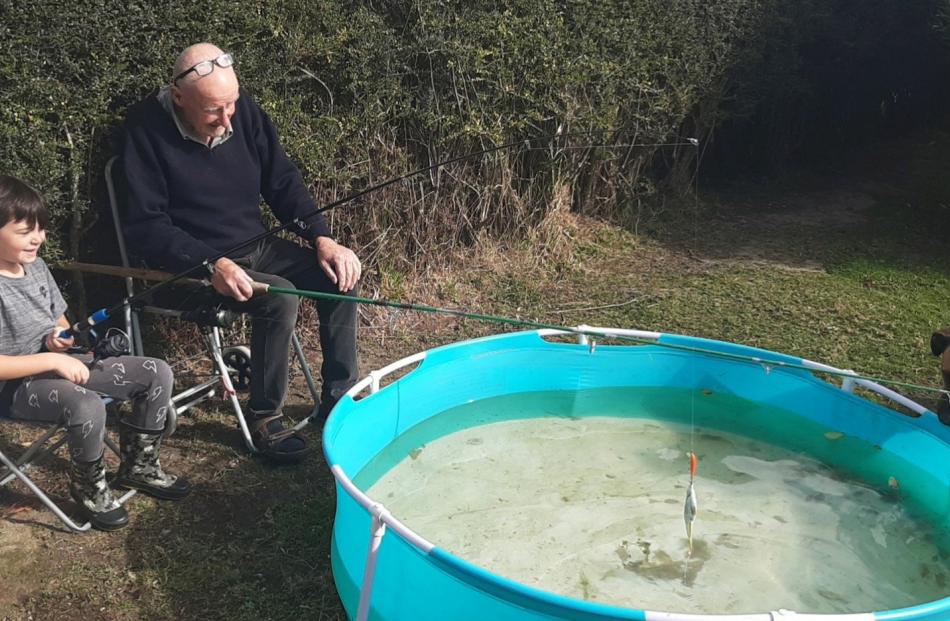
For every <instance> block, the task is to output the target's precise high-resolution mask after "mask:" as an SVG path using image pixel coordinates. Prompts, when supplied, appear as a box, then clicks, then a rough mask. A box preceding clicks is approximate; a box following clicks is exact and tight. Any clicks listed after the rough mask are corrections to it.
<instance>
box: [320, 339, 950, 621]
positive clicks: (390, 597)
mask: <svg viewBox="0 0 950 621" xmlns="http://www.w3.org/2000/svg"><path fill="white" fill-rule="evenodd" d="M578 330H579V331H581V332H583V334H580V335H572V334H571V333H565V332H557V331H554V330H539V331H532V332H519V333H512V334H505V335H499V336H493V337H487V338H482V339H477V340H472V341H466V342H462V343H457V344H452V345H448V346H444V347H439V348H436V349H432V350H429V351H426V352H422V353H418V354H415V355H413V356H409V357H407V358H404V359H402V360H399V361H398V362H394V363H393V364H390V365H388V366H386V367H384V368H382V369H379V370H377V371H373V372H371V373H370V374H369V375H368V376H367V377H366V378H364V379H363V380H362V381H360V382H359V383H358V384H357V385H356V386H354V387H353V388H352V389H351V390H350V391H349V392H348V393H347V395H346V396H345V397H344V398H343V399H342V400H341V401H340V402H339V403H338V404H337V406H336V408H335V409H334V411H333V414H332V415H331V416H330V418H329V420H328V421H327V424H326V426H325V428H324V437H323V445H324V450H325V454H326V459H327V461H328V463H329V465H330V467H331V470H332V472H333V475H334V477H335V479H336V482H337V506H336V518H335V522H334V527H333V545H332V566H333V574H334V579H335V582H336V586H337V589H338V591H339V593H340V597H341V599H342V601H343V604H344V606H345V608H346V611H347V614H348V616H349V617H350V618H351V619H357V620H358V621H363V620H364V619H373V620H384V621H430V620H431V621H466V620H472V621H476V620H477V621H483V620H484V621H505V620H518V621H527V620H542V619H544V620H550V619H571V620H578V621H588V620H590V621H594V620H598V621H602V620H613V619H628V620H630V619H638V620H646V621H657V620H664V621H698V620H701V619H709V620H717V621H727V620H728V621H732V620H734V621H780V620H786V619H788V620H791V619H796V620H798V621H808V620H814V621H845V620H847V621H871V620H894V621H896V620H902V621H904V620H907V621H909V620H917V621H938V620H948V619H950V597H944V598H942V599H937V600H935V601H931V602H929V603H924V604H919V605H913V606H909V607H905V608H901V609H896V610H884V611H864V612H861V611H848V612H847V613H842V614H809V613H808V611H802V612H798V613H796V612H794V611H788V610H782V609H776V610H763V611H761V612H750V613H742V614H706V613H695V612H693V613H690V614H686V613H681V612H675V611H674V612H658V611H648V610H639V609H632V608H621V607H618V606H611V605H606V604H600V603H595V602H591V601H583V600H580V599H572V598H569V597H565V596H562V595H558V594H554V593H551V592H546V591H543V590H540V589H537V588H533V587H529V586H525V585H523V584H521V583H518V582H515V581H513V580H510V579H507V578H504V577H502V576H499V575H496V574H494V573H492V572H490V571H488V570H486V569H484V568H482V567H479V566H476V565H475V564H473V563H471V562H468V561H466V559H464V558H460V557H458V556H456V555H453V554H452V553H449V552H447V551H446V550H444V549H442V548H440V547H439V542H438V541H428V540H426V539H425V538H424V537H422V536H420V535H419V534H417V533H416V532H413V530H411V529H410V528H409V527H407V526H406V525H405V524H404V523H402V522H401V521H400V519H399V516H398V515H392V514H390V512H389V511H388V510H387V509H386V507H385V506H384V505H383V504H382V503H381V502H379V501H378V499H374V498H370V497H369V496H368V495H367V494H366V493H365V492H364V491H363V490H362V489H360V487H358V486H357V485H356V484H354V482H353V479H354V478H356V477H357V475H358V474H359V473H360V472H361V471H362V470H363V469H364V468H365V467H367V465H369V464H371V463H373V461H374V459H375V458H377V457H378V456H379V454H380V453H381V452H382V451H384V449H385V448H386V447H387V446H389V445H391V444H392V443H393V442H395V441H396V440H397V439H398V438H400V436H402V435H403V434H406V433H407V432H408V431H409V430H411V429H412V428H414V427H416V426H417V425H419V424H420V423H423V422H425V421H427V420H429V419H431V418H432V417H434V416H436V415H438V414H440V413H442V412H445V411H447V410H450V409H452V408H455V407H458V406H462V405H465V404H469V403H472V402H476V401H479V400H484V399H489V398H494V397H501V396H505V395H517V394H519V393H549V392H550V391H574V392H577V393H579V394H580V393H583V392H584V391H590V390H598V389H613V388H618V387H623V388H624V389H634V390H637V389H643V390H655V389H656V388H658V387H660V388H664V389H667V388H668V389H670V390H671V391H679V392H681V393H684V394H692V395H694V396H693V397H691V399H692V400H696V399H702V395H712V394H715V395H717V396H725V397H727V398H735V399H737V400H742V401H744V402H751V403H754V404H759V405H761V408H760V409H756V410H754V412H756V413H758V415H759V416H761V417H762V419H763V420H761V421H756V424H757V425H759V427H760V428H762V429H766V428H767V426H768V425H770V424H771V423H770V420H772V419H774V417H793V418H794V417H799V418H796V419H795V420H803V421H810V422H813V423H815V424H817V425H820V426H821V427H822V428H828V429H832V430H835V432H834V433H835V434H839V435H846V436H848V437H851V438H856V439H859V440H861V441H863V442H866V443H868V444H870V445H873V446H874V448H875V449H878V448H879V449H880V452H881V454H883V455H886V456H889V457H893V458H895V459H896V460H899V461H900V462H901V463H906V464H908V465H909V469H910V471H911V472H919V473H920V474H919V476H916V475H915V476H913V477H910V476H909V475H906V474H905V475H904V476H907V477H909V478H906V479H905V478H902V480H901V487H902V492H903V493H905V494H907V495H909V496H914V497H915V499H916V500H917V501H918V502H919V504H922V505H923V510H924V512H925V513H926V514H927V518H928V520H930V521H931V522H933V523H936V524H937V525H938V527H939V528H945V527H946V526H947V522H950V429H948V428H947V427H945V426H943V425H942V424H940V422H939V421H938V420H937V417H936V416H935V415H934V414H933V413H932V412H930V411H928V410H927V409H926V408H925V407H923V406H921V405H919V404H917V403H915V402H913V401H910V400H908V399H907V398H905V397H903V396H901V395H899V394H897V393H895V392H893V391H891V390H890V389H887V388H885V387H883V386H880V385H879V384H876V383H873V382H870V381H867V380H863V379H859V378H850V377H847V376H844V377H842V376H841V375H836V374H834V373H841V370H839V369H835V368H833V367H829V366H827V365H823V364H820V363H815V362H811V361H808V360H804V359H801V358H796V357H792V356H787V355H784V354H779V353H775V352H770V351H766V350H760V349H755V348H750V347H745V346H741V345H735V344H730V343H724V342H720V341H711V340H706V339H699V338H693V337H686V336H680V335H671V334H662V333H656V332H644V331H632V330H618V329H606V328H592V327H589V326H581V327H580V328H578ZM611 337H613V338H614V339H616V338H617V337H621V338H623V337H633V338H636V339H642V340H644V341H646V343H645V344H639V345H638V344H628V343H625V342H622V341H620V342H618V341H616V340H613V341H609V339H610V338H611ZM607 341H609V342H611V343H620V344H609V345H608V344H604V343H605V342H607ZM799 367H802V368H799ZM822 372H825V373H822ZM828 372H832V374H829V373H828ZM856 390H857V393H856V392H855V391H856ZM872 393H873V397H874V401H872V400H870V399H869V398H865V396H863V395H867V396H869V397H870V396H872ZM875 401H876V402H875ZM884 404H887V405H884ZM888 406H890V407H888ZM898 408H899V409H900V410H902V411H903V413H902V412H901V411H898ZM908 413H911V414H912V415H911V416H908V415H907V414H908ZM770 417H772V418H770ZM785 424H786V425H787V424H788V421H785ZM793 424H794V423H793ZM766 435H767V434H766ZM773 439H774V438H773ZM815 457H816V458H817V459H819V460H820V459H822V456H821V455H816V456H815ZM868 461H869V462H870V463H869V464H868V465H867V468H868V469H869V472H867V473H863V474H866V475H867V476H868V477H869V478H870V479H875V478H876V479H880V478H881V477H883V478H884V480H887V472H886V471H885V470H881V471H874V468H875V467H878V466H875V464H877V463H879V462H878V460H868ZM885 461H886V460H885ZM678 526H679V528H682V524H679V525H678Z"/></svg>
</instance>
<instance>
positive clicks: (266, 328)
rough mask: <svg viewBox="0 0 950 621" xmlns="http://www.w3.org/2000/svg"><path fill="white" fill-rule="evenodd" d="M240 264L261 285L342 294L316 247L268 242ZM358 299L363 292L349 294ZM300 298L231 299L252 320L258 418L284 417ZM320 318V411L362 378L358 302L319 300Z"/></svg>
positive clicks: (253, 402)
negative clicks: (358, 349)
mask: <svg viewBox="0 0 950 621" xmlns="http://www.w3.org/2000/svg"><path fill="white" fill-rule="evenodd" d="M234 262H235V263H237V264H238V265H240V266H241V267H242V268H244V270H245V271H246V272H247V274H248V276H250V277H251V278H253V279H254V280H256V281H258V282H263V283H267V284H269V285H274V286H276V287H288V288H297V289H305V290H310V291H321V292H324V293H336V294H339V293H340V290H339V289H338V288H337V286H336V284H334V283H333V282H331V281H330V279H329V277H328V276H327V275H326V273H324V271H323V269H322V268H321V267H320V265H319V264H318V263H317V255H316V251H315V250H314V249H313V248H307V247H303V246H300V245H298V244H296V243H293V242H290V241H288V240H286V239H281V238H275V237H271V238H267V239H264V240H262V241H261V242H259V243H258V245H257V247H256V248H255V249H254V250H253V252H251V253H249V254H248V255H246V256H243V257H239V258H235V259H234ZM348 294H349V295H357V290H356V289H354V290H353V291H350V292H348ZM299 304H300V299H299V298H298V297H296V296H292V295H284V294H268V295H261V296H257V297H255V298H252V299H251V300H248V301H247V302H235V301H234V300H231V301H230V302H229V306H230V307H231V308H233V309H234V310H237V311H241V312H244V313H248V314H249V315H251V399H250V402H249V403H248V407H249V409H250V410H251V414H252V416H254V417H261V416H269V415H271V414H276V413H279V412H280V408H281V406H282V405H283V402H284V397H285V395H286V393H287V378H288V373H289V365H290V361H289V355H290V343H291V338H292V336H293V331H294V326H295V324H296V321H297V308H298V306H299ZM316 306H317V314H318V316H319V318H320V346H321V349H322V350H323V366H322V367H321V369H320V375H321V377H322V378H323V389H322V391H321V393H322V396H321V405H320V411H321V413H322V414H323V415H326V414H327V413H328V412H329V411H330V408H332V407H333V406H334V405H335V404H336V402H337V401H338V400H339V399H340V397H342V396H343V394H344V393H345V392H346V391H347V390H349V388H350V387H351V386H352V385H353V384H355V383H356V381H357V380H358V379H359V364H358V362H357V357H356V323H357V310H358V308H357V303H356V302H339V301H336V300H316Z"/></svg>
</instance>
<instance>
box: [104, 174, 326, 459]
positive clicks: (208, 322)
mask: <svg viewBox="0 0 950 621" xmlns="http://www.w3.org/2000/svg"><path fill="white" fill-rule="evenodd" d="M121 164H122V161H121V159H120V158H119V157H118V156H113V157H111V158H110V159H109V161H108V162H107V163H106V169H105V178H106V188H107V190H108V194H109V207H110V208H111V210H112V222H113V224H114V225H115V234H116V240H117V241H118V248H119V255H120V258H121V261H122V266H123V267H125V268H131V267H133V266H132V264H131V258H130V256H129V253H128V250H127V247H126V244H125V236H124V235H123V233H122V225H121V222H122V220H121V218H122V215H121V205H122V203H123V196H124V193H123V192H122V191H121V190H122V188H123V187H124V186H123V183H124V177H123V175H122V170H121ZM125 290H126V293H127V295H128V297H132V296H134V295H135V293H136V280H135V279H134V278H131V277H128V276H127V277H125ZM142 312H144V313H151V314H155V315H159V316H164V317H173V318H177V319H180V320H183V321H189V322H192V323H195V324H196V325H197V326H198V328H199V330H200V331H201V335H202V338H203V340H204V342H205V345H206V348H207V353H208V357H209V358H210V361H211V369H212V377H211V378H210V379H208V380H206V381H203V382H201V383H199V384H197V385H195V386H192V387H191V388H188V389H186V390H184V391H182V392H180V393H178V394H177V395H175V396H174V397H173V398H172V403H174V404H175V407H176V409H177V411H178V413H179V414H181V413H183V412H185V411H186V410H188V409H189V408H190V407H192V406H193V405H195V404H197V403H200V402H202V401H204V400H205V399H208V398H210V397H213V396H214V394H215V388H216V386H217V385H218V384H220V385H221V388H222V391H223V393H224V396H225V397H226V398H227V399H228V400H229V401H230V403H231V408H232V409H233V410H234V415H235V416H236V417H237V420H238V425H239V426H240V428H241V434H242V435H243V436H244V443H245V444H246V445H247V448H248V450H249V451H251V452H252V453H256V452H257V448H256V447H255V446H254V441H253V440H252V438H251V432H250V429H249V428H248V425H247V420H246V418H245V416H244V412H243V410H242V409H241V404H240V402H239V401H238V398H237V391H236V390H235V388H234V383H233V380H232V375H234V376H235V377H236V378H237V379H238V380H239V381H240V382H241V383H242V384H243V383H244V382H245V381H246V380H247V379H248V378H249V375H250V359H251V352H250V350H249V349H248V348H247V347H245V346H243V345H237V346H225V345H223V340H222V336H221V330H222V328H226V327H228V326H229V325H230V320H229V319H228V317H226V316H224V314H223V313H214V312H206V313H192V312H186V311H182V310H180V309H175V308H165V307H161V306H150V305H143V306H140V307H137V306H133V305H131V304H126V305H125V308H124V310H123V321H124V323H125V326H126V332H127V333H128V334H129V338H130V340H131V342H132V353H133V354H135V355H138V356H141V355H144V353H143V351H144V348H143V344H142V334H141V327H140V317H139V313H142ZM291 341H292V344H293V349H294V354H295V357H296V359H297V362H298V363H299V365H300V369H301V371H302V372H303V375H304V379H305V380H306V382H307V388H308V389H309V390H310V395H311V396H312V397H313V403H314V407H313V411H312V412H311V416H316V413H317V409H318V408H319V405H320V394H319V392H318V391H317V387H316V384H315V383H314V380H313V374H312V373H311V371H310V365H309V364H308V363H307V359H306V357H305V356H304V352H303V347H302V346H301V345H300V339H298V338H297V334H296V332H294V334H293V336H292V339H291ZM304 424H305V423H301V424H299V425H298V426H297V428H300V427H303V426H304Z"/></svg>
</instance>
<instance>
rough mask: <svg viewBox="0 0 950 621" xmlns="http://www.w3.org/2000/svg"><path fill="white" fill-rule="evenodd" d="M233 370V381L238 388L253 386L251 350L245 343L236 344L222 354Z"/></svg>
mask: <svg viewBox="0 0 950 621" xmlns="http://www.w3.org/2000/svg"><path fill="white" fill-rule="evenodd" d="M221 357H222V358H223V359H224V364H226V365H227V366H228V368H229V369H230V370H231V381H232V382H233V383H234V388H235V389H237V390H247V389H248V388H250V386H251V350H250V349H248V348H247V347H246V346H244V345H235V346H234V347H228V348H226V349H225V350H224V352H223V353H222V356H221Z"/></svg>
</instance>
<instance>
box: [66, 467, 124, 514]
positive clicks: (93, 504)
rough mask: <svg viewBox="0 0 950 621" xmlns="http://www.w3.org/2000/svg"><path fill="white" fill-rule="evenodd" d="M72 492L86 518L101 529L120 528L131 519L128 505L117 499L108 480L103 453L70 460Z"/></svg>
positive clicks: (70, 492)
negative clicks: (127, 509)
mask: <svg viewBox="0 0 950 621" xmlns="http://www.w3.org/2000/svg"><path fill="white" fill-rule="evenodd" d="M69 495H70V496H72V499H73V500H74V501H75V502H76V504H77V505H78V507H79V515H80V516H82V519H84V520H87V521H88V522H89V523H90V524H92V525H93V527H95V528H98V529H99V530H117V529H119V528H122V527H123V526H125V525H126V524H128V523H129V514H128V513H126V511H125V507H123V506H122V505H120V504H119V503H118V501H116V499H115V497H114V496H113V495H112V490H111V489H109V484H108V483H106V469H105V466H104V465H103V463H102V457H100V458H99V459H97V460H96V461H93V462H78V461H71V462H70V464H69Z"/></svg>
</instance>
